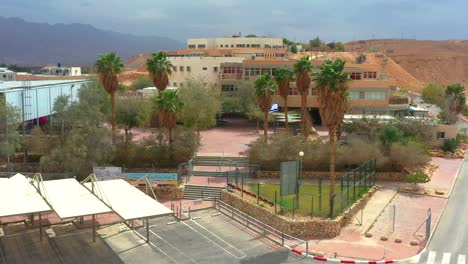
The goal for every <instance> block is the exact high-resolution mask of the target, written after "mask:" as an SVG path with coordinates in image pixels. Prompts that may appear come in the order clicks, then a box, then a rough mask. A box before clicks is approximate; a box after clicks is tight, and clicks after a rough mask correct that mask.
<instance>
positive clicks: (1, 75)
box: [0, 68, 16, 82]
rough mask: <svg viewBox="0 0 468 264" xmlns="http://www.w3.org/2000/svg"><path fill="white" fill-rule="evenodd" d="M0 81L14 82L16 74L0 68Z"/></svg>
mask: <svg viewBox="0 0 468 264" xmlns="http://www.w3.org/2000/svg"><path fill="white" fill-rule="evenodd" d="M0 81H5V82H8V81H16V72H14V71H10V70H8V69H7V68H0Z"/></svg>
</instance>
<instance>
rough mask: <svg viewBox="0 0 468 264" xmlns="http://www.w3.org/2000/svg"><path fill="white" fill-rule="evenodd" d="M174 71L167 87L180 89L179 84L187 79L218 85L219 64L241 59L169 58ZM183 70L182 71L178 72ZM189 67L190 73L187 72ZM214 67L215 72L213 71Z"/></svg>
mask: <svg viewBox="0 0 468 264" xmlns="http://www.w3.org/2000/svg"><path fill="white" fill-rule="evenodd" d="M169 60H170V61H171V63H172V65H174V66H175V68H176V69H175V70H174V69H173V70H172V74H171V75H170V76H169V86H172V87H180V84H181V83H183V82H185V80H186V79H188V78H194V79H203V80H204V81H205V82H206V83H210V84H219V75H220V74H221V63H225V62H239V63H241V62H242V61H243V60H244V58H241V57H169ZM180 67H182V68H183V71H181V70H180ZM187 67H190V71H187ZM215 67H216V70H215Z"/></svg>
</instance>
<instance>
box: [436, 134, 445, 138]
mask: <svg viewBox="0 0 468 264" xmlns="http://www.w3.org/2000/svg"><path fill="white" fill-rule="evenodd" d="M437 139H445V132H437Z"/></svg>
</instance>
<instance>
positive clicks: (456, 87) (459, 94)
mask: <svg viewBox="0 0 468 264" xmlns="http://www.w3.org/2000/svg"><path fill="white" fill-rule="evenodd" d="M445 96H446V97H447V98H450V97H451V98H452V99H453V100H452V101H453V105H452V106H451V107H450V108H451V109H452V110H453V111H454V112H456V113H457V114H460V113H462V112H463V110H465V104H466V97H465V87H463V86H462V85H461V84H452V85H449V86H447V89H446V90H445Z"/></svg>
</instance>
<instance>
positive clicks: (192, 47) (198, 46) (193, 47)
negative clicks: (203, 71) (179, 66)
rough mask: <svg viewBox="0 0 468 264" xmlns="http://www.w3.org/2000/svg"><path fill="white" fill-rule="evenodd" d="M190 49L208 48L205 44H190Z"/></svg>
mask: <svg viewBox="0 0 468 264" xmlns="http://www.w3.org/2000/svg"><path fill="white" fill-rule="evenodd" d="M188 48H189V49H195V48H199V49H205V48H206V45H205V44H198V45H193V44H190V45H188Z"/></svg>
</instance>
